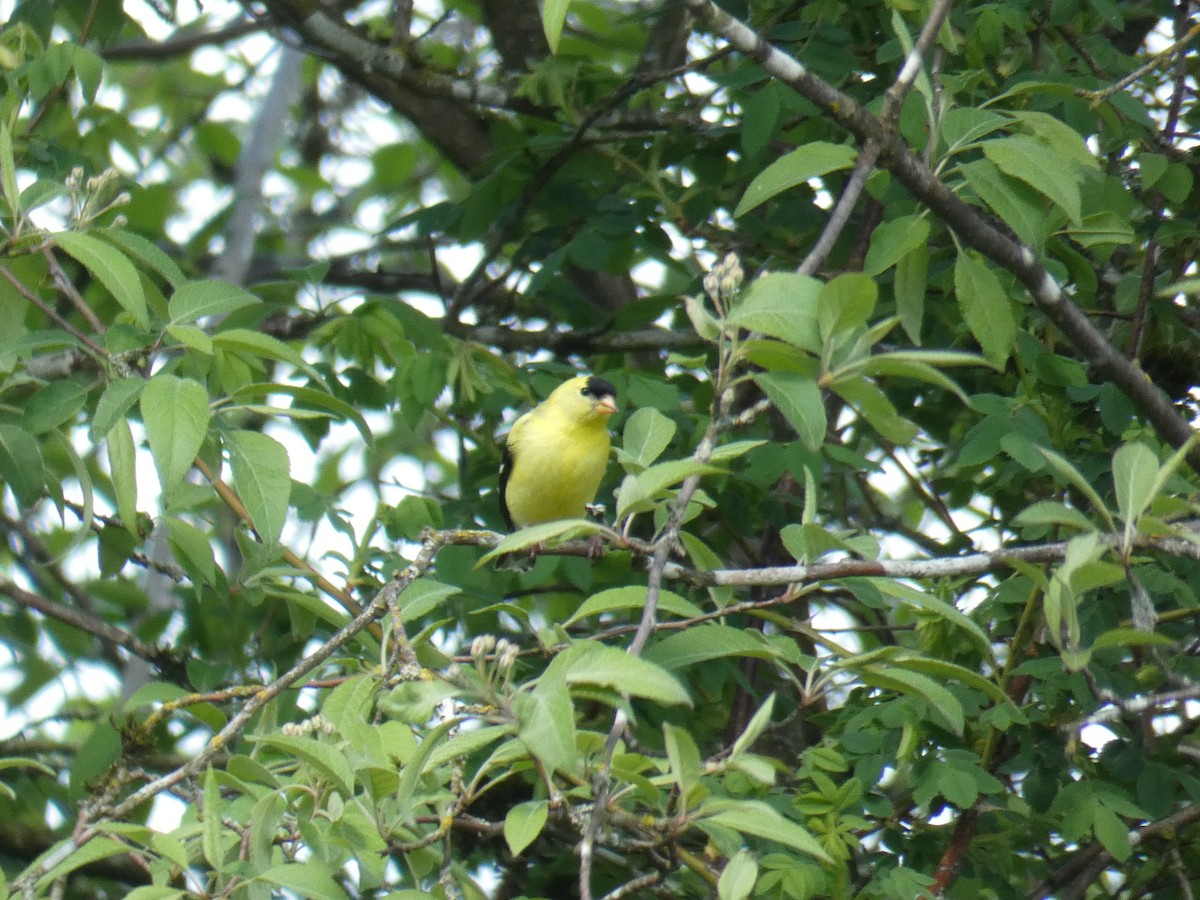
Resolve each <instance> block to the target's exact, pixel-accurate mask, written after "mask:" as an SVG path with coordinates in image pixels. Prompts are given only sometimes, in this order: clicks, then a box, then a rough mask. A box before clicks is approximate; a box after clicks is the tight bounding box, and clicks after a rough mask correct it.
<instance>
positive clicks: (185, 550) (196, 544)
mask: <svg viewBox="0 0 1200 900" xmlns="http://www.w3.org/2000/svg"><path fill="white" fill-rule="evenodd" d="M162 522H163V524H164V525H165V526H166V528H167V538H168V540H169V541H170V544H171V550H172V551H173V552H174V554H175V559H176V560H177V561H178V562H179V564H180V565H181V566H183V568H184V569H185V570H186V571H187V573H188V576H189V577H190V578H192V580H193V581H195V582H197V583H198V584H209V585H211V584H213V583H214V582H215V581H216V580H217V561H216V558H215V557H214V556H213V548H212V544H210V543H209V540H208V535H207V534H205V533H204V532H203V531H201V530H200V529H199V528H197V527H196V526H195V525H192V524H191V523H190V522H184V521H182V520H180V519H176V518H174V517H166V518H164V519H163V520H162Z"/></svg>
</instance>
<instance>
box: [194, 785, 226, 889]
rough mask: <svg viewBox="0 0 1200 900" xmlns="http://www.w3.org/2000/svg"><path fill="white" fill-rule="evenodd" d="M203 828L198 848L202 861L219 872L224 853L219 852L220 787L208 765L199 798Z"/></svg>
mask: <svg viewBox="0 0 1200 900" xmlns="http://www.w3.org/2000/svg"><path fill="white" fill-rule="evenodd" d="M200 808H201V812H202V813H203V816H204V818H203V821H202V822H201V825H202V826H203V827H202V828H201V831H200V846H201V848H202V849H203V852H204V861H205V862H207V863H208V864H209V866H210V867H211V868H213V869H215V870H216V871H218V872H219V871H220V870H221V862H222V860H223V858H224V853H223V852H222V851H221V785H220V783H219V782H218V781H217V774H216V772H215V771H213V767H212V766H211V765H210V766H209V767H208V770H207V771H206V772H205V773H204V787H203V796H202V798H201V807H200Z"/></svg>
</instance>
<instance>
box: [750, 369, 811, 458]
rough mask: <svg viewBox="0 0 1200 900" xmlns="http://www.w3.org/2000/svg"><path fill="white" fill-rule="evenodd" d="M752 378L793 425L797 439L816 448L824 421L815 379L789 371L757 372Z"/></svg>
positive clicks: (808, 446) (809, 446)
mask: <svg viewBox="0 0 1200 900" xmlns="http://www.w3.org/2000/svg"><path fill="white" fill-rule="evenodd" d="M754 380H755V381H756V382H757V383H758V386H759V387H760V388H762V389H763V392H764V393H765V394H766V395H767V397H769V398H770V400H771V402H772V403H774V404H775V407H776V408H777V409H778V410H779V411H780V412H781V413H783V416H784V418H785V419H787V420H788V422H789V423H790V424H791V426H792V427H793V428H794V429H796V434H798V435H799V436H800V441H801V443H803V444H804V446H805V447H807V448H808V449H809V450H814V451H815V450H819V449H820V448H821V445H822V444H823V443H824V442H825V431H826V428H827V427H828V422H827V420H826V417H825V403H824V401H823V400H822V398H821V389H820V388H819V387H817V383H816V382H815V381H813V380H812V379H811V378H805V377H804V376H802V375H794V374H792V373H790V372H759V373H757V374H756V375H755V376H754Z"/></svg>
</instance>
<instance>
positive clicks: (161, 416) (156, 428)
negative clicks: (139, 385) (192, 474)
mask: <svg viewBox="0 0 1200 900" xmlns="http://www.w3.org/2000/svg"><path fill="white" fill-rule="evenodd" d="M141 409H142V421H143V422H144V423H145V425H146V439H147V440H148V441H149V443H150V454H151V456H153V457H154V466H155V468H156V469H157V470H158V480H159V483H160V485H161V486H162V493H163V497H164V500H165V498H167V497H169V496H170V495H171V493H172V492H173V491H174V490H175V488H176V487H178V486H179V485H180V484H181V483H182V482H183V476H184V475H186V474H187V472H188V470H189V469H191V467H192V463H193V462H194V461H195V459H196V454H197V453H199V452H200V445H201V444H203V443H204V436H205V434H207V432H208V423H209V421H210V419H211V418H212V412H211V410H210V409H209V406H208V394H207V393H206V392H205V390H204V388H203V387H201V386H200V384H199V383H198V382H195V381H192V380H191V379H190V378H177V377H176V376H174V375H167V374H158V375H155V376H154V377H153V378H151V379H150V380H149V381H148V382H147V383H146V387H145V389H144V390H143V391H142V396H141Z"/></svg>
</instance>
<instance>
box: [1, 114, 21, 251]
mask: <svg viewBox="0 0 1200 900" xmlns="http://www.w3.org/2000/svg"><path fill="white" fill-rule="evenodd" d="M0 185H2V186H3V189H4V202H5V203H7V204H8V215H9V221H10V222H12V223H13V225H14V228H13V231H14V232H15V230H16V229H15V225H16V223H17V221H18V220H19V219H20V218H21V192H20V191H18V190H17V162H16V157H15V156H14V154H13V141H12V132H11V131H9V129H8V124H7V123H6V122H0Z"/></svg>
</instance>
